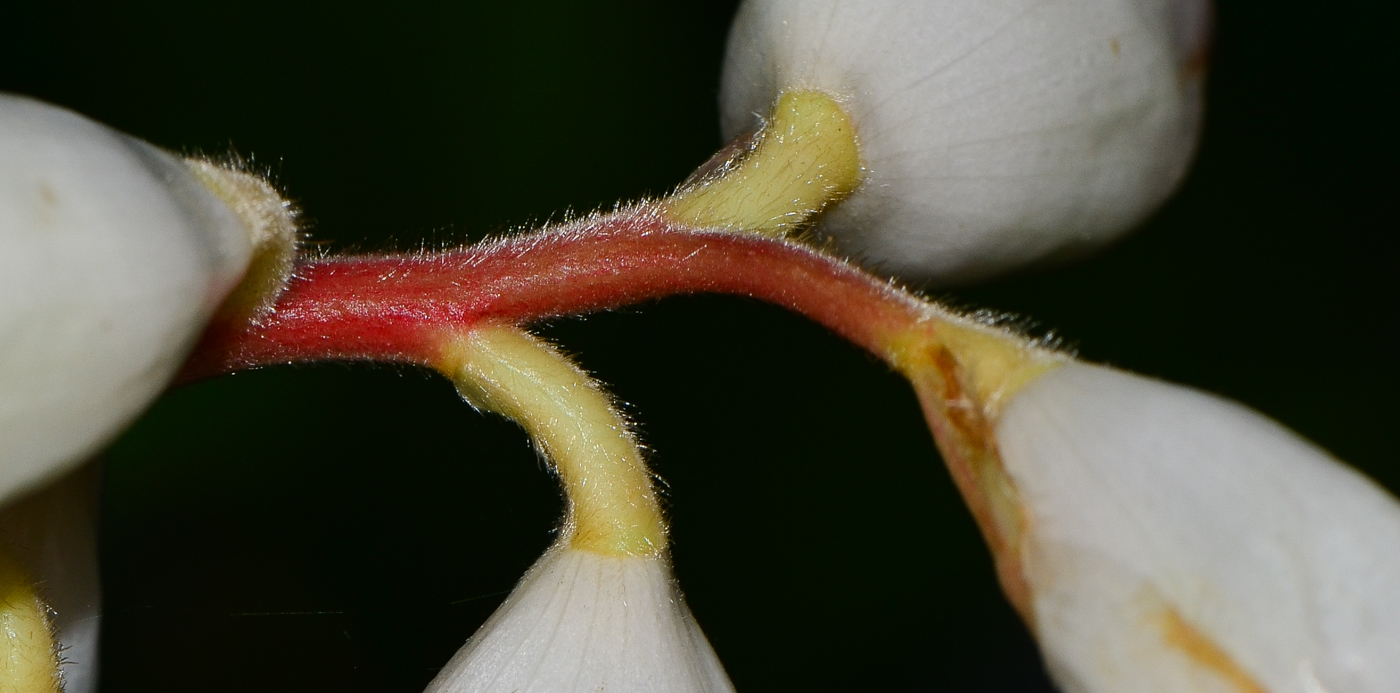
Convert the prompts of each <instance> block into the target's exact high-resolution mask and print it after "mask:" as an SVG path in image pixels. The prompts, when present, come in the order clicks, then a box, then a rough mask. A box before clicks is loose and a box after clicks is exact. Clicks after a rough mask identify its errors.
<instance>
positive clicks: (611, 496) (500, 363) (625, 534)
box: [438, 325, 666, 556]
mask: <svg viewBox="0 0 1400 693" xmlns="http://www.w3.org/2000/svg"><path fill="white" fill-rule="evenodd" d="M442 354H443V356H442V358H441V360H440V361H439V363H438V369H439V370H441V371H442V372H443V373H444V374H446V375H447V376H448V377H449V378H451V379H452V381H453V382H454V383H455V384H456V385H457V389H458V391H459V392H461V393H462V396H463V397H465V398H466V400H467V401H468V402H470V403H471V404H472V406H475V407H476V408H478V409H481V410H485V411H491V412H495V413H498V414H501V415H502V416H505V417H507V418H509V419H512V420H514V421H516V422H517V423H519V424H520V425H521V426H522V427H523V428H524V429H525V431H526V432H527V433H529V434H530V437H531V439H532V440H534V442H535V445H536V446H538V447H539V449H540V450H541V451H543V453H544V455H545V457H546V458H547V459H548V460H549V462H550V463H551V464H552V465H553V468H554V469H555V470H556V471H557V472H558V474H559V479H560V481H561V482H562V483H563V485H564V491H565V493H566V495H567V496H568V500H569V509H568V515H567V517H566V518H565V523H564V532H563V540H564V541H567V542H568V543H569V545H570V546H571V547H573V548H576V549H582V550H586V551H592V552H595V553H600V554H605V555H616V556H653V555H657V554H659V553H660V552H661V551H663V550H664V549H665V547H666V525H665V522H664V520H663V519H662V515H661V508H660V506H659V505H658V504H657V502H656V494H655V492H654V491H653V489H652V486H651V473H650V472H649V471H648V470H647V467H646V464H645V463H644V462H643V461H642V456H641V453H640V451H639V450H638V448H637V442H636V440H635V439H634V438H633V436H632V432H631V431H630V430H629V429H628V427H627V423H626V421H624V420H623V418H622V416H621V415H620V414H618V412H617V410H616V409H614V408H613V406H612V401H611V400H610V399H609V397H608V395H607V394H606V393H604V392H603V390H602V388H601V387H599V386H598V384H597V383H596V382H595V381H594V380H593V379H592V378H590V377H588V374H586V373H584V372H583V371H582V370H580V369H579V368H578V366H575V365H574V364H573V362H572V361H570V360H569V359H568V358H567V357H565V356H564V355H563V354H560V353H559V352H558V351H557V350H555V349H554V348H553V347H551V346H549V345H548V344H545V343H544V342H542V341H540V340H539V339H536V338H535V337H532V336H530V335H529V334H527V333H525V332H523V331H521V330H520V329H518V328H515V327H507V326H501V325H486V326H478V327H475V328H473V329H471V330H470V331H468V332H466V333H464V334H460V335H454V336H451V337H449V339H448V340H447V342H446V344H445V347H444V349H443V352H442Z"/></svg>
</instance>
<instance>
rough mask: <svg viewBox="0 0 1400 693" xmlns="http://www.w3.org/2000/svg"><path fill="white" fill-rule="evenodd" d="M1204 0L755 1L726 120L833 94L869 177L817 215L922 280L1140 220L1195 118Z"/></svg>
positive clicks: (1043, 251) (844, 238) (1182, 164)
mask: <svg viewBox="0 0 1400 693" xmlns="http://www.w3.org/2000/svg"><path fill="white" fill-rule="evenodd" d="M1209 33H1210V6H1209V2H1208V0H1068V1H1066V2H1039V1H1038V0H986V1H980V2H963V1H958V0H927V1H925V0H914V1H911V0H860V1H853V0H747V1H746V2H745V3H744V4H743V6H742V7H741V8H740V10H739V14H738V16H737V18H736V19H735V22H734V27H733V30H732V32H731V35H730V40H729V47H728V51H727V55H726V59H725V67H724V77H723V85H722V92H721V97H720V100H721V113H722V121H723V129H724V132H725V134H726V136H727V137H733V136H735V135H738V134H740V133H743V132H745V131H747V130H750V129H752V128H753V127H754V126H755V114H762V113H766V112H767V109H768V108H769V107H770V105H771V104H772V103H773V101H774V99H775V98H776V97H777V95H778V94H780V93H782V92H783V91H786V90H791V89H818V90H823V91H826V92H828V93H831V94H833V95H836V96H837V97H838V98H840V99H842V100H843V102H844V104H845V106H846V108H848V109H849V112H850V115H851V118H852V119H853V121H854V122H855V126H856V133H857V137H858V138H859V142H860V149H861V156H862V163H863V164H864V166H865V182H864V185H863V186H862V187H861V188H860V189H859V190H858V191H857V192H856V193H855V194H853V195H852V196H851V197H850V198H849V199H848V200H846V201H845V202H844V203H843V204H841V205H839V206H837V207H836V208H835V209H833V210H832V211H831V212H830V213H829V214H828V215H827V217H826V218H825V219H824V220H823V222H822V226H821V228H823V229H824V230H825V231H826V232H828V233H830V234H831V235H832V236H833V237H834V238H835V239H836V240H837V242H838V244H839V245H840V246H841V247H842V248H843V249H844V250H845V251H847V252H852V253H857V254H860V255H863V256H864V257H866V258H867V259H868V260H871V261H874V262H877V263H881V264H882V265H883V266H884V267H885V268H886V269H888V270H890V271H893V272H894V273H896V274H900V275H903V276H908V277H919V278H926V279H931V280H933V281H935V282H951V281H959V280H967V279H975V278H979V277H982V276H986V275H988V274H992V273H995V272H999V271H1003V270H1006V269H1010V268H1014V267H1017V266H1020V265H1024V264H1026V263H1028V262H1032V261H1036V260H1041V259H1046V258H1051V259H1053V258H1058V257H1064V256H1071V255H1074V254H1077V253H1081V252H1084V251H1085V250H1087V249H1090V248H1093V247H1095V246H1098V245H1101V244H1103V243H1105V242H1107V241H1108V240H1110V239H1112V238H1114V237H1116V236H1118V235H1120V234H1122V233H1123V232H1125V231H1126V230H1128V229H1129V228H1131V227H1133V226H1134V225H1136V224H1138V223H1139V222H1141V221H1142V220H1143V219H1144V218H1145V217H1146V215H1147V214H1149V213H1150V212H1151V211H1152V210H1153V209H1154V208H1155V207H1156V206H1157V205H1158V204H1159V203H1161V202H1162V201H1163V200H1164V199H1165V198H1166V196H1167V195H1168V194H1170V193H1171V191H1172V190H1173V189H1174V188H1175V186H1176V185H1177V183H1178V182H1179V180H1180V179H1181V178H1182V176H1183V174H1184V172H1185V170H1186V167H1187V164H1188V163H1189V162H1190V159H1191V156H1192V152H1193V150H1194V147H1195V141H1196V135H1197V130H1198V125H1199V121H1200V113H1201V96H1202V88H1203V82H1204V65H1205V52H1206V49H1207V44H1208V39H1209Z"/></svg>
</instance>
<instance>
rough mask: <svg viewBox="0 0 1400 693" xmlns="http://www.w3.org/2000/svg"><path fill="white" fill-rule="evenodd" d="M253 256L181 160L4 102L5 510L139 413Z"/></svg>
mask: <svg viewBox="0 0 1400 693" xmlns="http://www.w3.org/2000/svg"><path fill="white" fill-rule="evenodd" d="M251 252H252V245H251V242H250V239H249V233H248V231H247V229H246V228H245V225H244V223H243V221H242V220H241V219H240V218H239V217H238V215H237V214H236V213H235V211H234V210H232V209H230V208H229V206H228V205H227V204H225V203H224V202H223V201H222V200H221V199H220V198H219V197H218V196H217V195H215V194H214V193H212V192H210V191H209V190H208V189H206V188H205V186H204V185H203V184H202V183H201V182H200V181H199V179H198V178H197V177H196V176H195V175H194V174H193V173H192V172H191V170H190V168H189V167H188V166H187V165H186V164H185V163H184V162H183V161H181V160H180V159H179V158H176V157H174V156H171V155H170V154H167V153H165V152H163V151H161V150H158V149H156V148H155V147H152V146H150V145H148V144H146V143H144V142H141V141H138V140H135V139H133V138H130V137H127V136H125V135H122V134H120V133H118V132H115V131H113V130H111V129H109V128H107V127H105V126H102V125H99V124H97V123H94V122H92V121H90V120H88V119H86V118H84V117H82V116H80V115H77V114H76V113H73V112H71V111H68V110H65V109H62V108H58V107H56V106H51V105H49V104H45V103H42V102H39V101H35V100H33V99H28V98H25V97H20V96H13V95H7V94H0V344H3V345H4V358H3V359H0V503H4V502H5V501H7V500H9V499H11V498H14V497H16V496H17V495H18V494H21V493H24V492H25V491H26V490H29V489H32V488H35V487H37V486H38V485H40V484H42V483H44V482H45V481H47V480H49V479H53V478H56V477H57V476H58V475H60V474H61V473H62V472H63V471H64V470H66V469H69V468H71V467H72V466H73V465H76V464H78V463H79V462H81V461H82V460H84V459H87V458H88V457H89V456H90V455H91V454H92V453H93V452H94V451H95V450H96V449H98V448H99V447H100V446H101V445H103V444H104V443H106V442H107V441H108V440H109V439H110V438H111V437H112V436H114V435H116V433H117V432H119V431H120V430H121V429H122V428H123V427H124V426H125V425H126V424H127V423H129V422H130V421H131V419H133V418H134V417H135V416H136V415H137V414H138V413H140V412H141V410H143V409H144V408H145V407H146V405H147V404H149V403H150V401H151V400H152V399H154V398H155V396H156V395H157V394H159V393H160V391H161V390H163V389H164V388H165V386H166V383H167V382H168V381H169V379H170V378H171V376H172V375H173V374H174V372H175V370H176V369H177V368H178V367H179V366H180V364H181V363H182V362H183V360H184V357H185V353H186V351H187V350H188V349H189V348H190V347H191V346H192V342H193V340H194V339H195V338H196V337H197V336H198V335H199V333H200V331H201V330H202V328H203V326H204V323H205V321H206V320H207V319H208V317H209V316H210V315H211V314H212V313H213V312H214V310H215V309H216V308H217V307H218V305H219V303H220V302H221V301H222V300H223V298H224V296H225V295H226V294H227V293H228V292H229V291H230V290H231V289H233V288H234V286H235V285H236V284H237V283H238V281H239V279H240V278H241V277H242V276H243V273H244V269H245V267H246V266H247V263H248V261H249V258H250V255H251Z"/></svg>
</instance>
